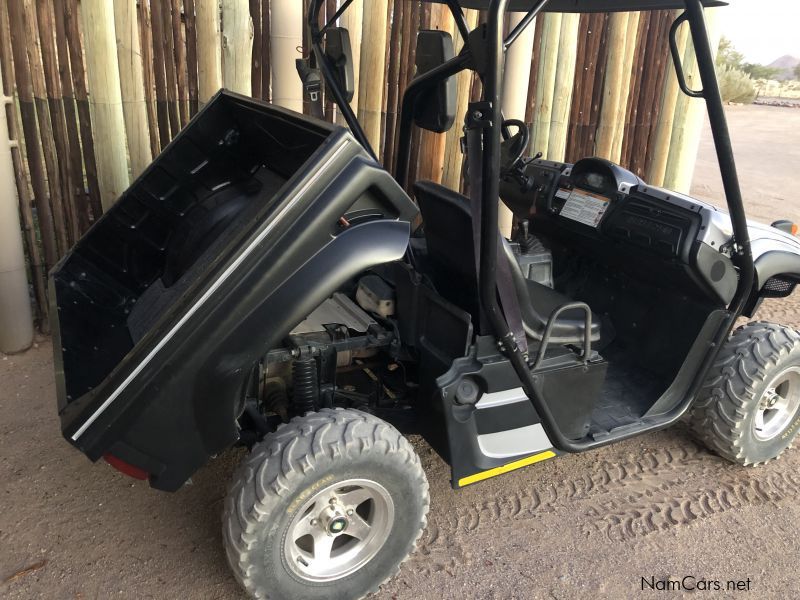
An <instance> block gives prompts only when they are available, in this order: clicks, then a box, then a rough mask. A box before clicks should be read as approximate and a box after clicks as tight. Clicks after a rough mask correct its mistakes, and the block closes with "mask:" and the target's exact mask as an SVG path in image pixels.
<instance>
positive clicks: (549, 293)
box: [525, 279, 601, 343]
mask: <svg viewBox="0 0 800 600" xmlns="http://www.w3.org/2000/svg"><path fill="white" fill-rule="evenodd" d="M525 282H526V284H527V286H528V295H529V297H530V303H531V306H532V307H533V309H534V310H533V311H531V313H529V315H530V316H531V317H533V318H535V319H536V320H537V321H538V323H535V324H534V323H528V325H530V326H532V327H533V328H534V329H535V330H537V331H541V332H542V334H544V329H545V327H547V321H548V320H549V319H550V315H552V314H553V312H554V311H555V310H556V309H557V308H558V307H560V306H563V305H565V304H569V303H571V302H574V300H571V299H570V298H569V297H567V296H565V295H564V294H562V293H561V292H558V291H556V290H554V289H552V288H549V287H547V286H544V285H542V284H540V283H536V282H535V281H531V280H529V279H526V280H525ZM526 316H527V315H526ZM529 319H530V317H529ZM585 328H586V313H585V312H584V311H583V310H581V309H579V308H576V309H573V310H568V311H566V312H564V313H562V314H561V316H560V317H559V318H558V321H556V324H555V325H554V327H553V330H552V332H551V341H553V342H560V343H575V342H583V335H584V330H585ZM600 329H601V319H600V317H599V316H598V315H597V314H596V313H594V312H592V341H597V340H598V339H599V338H600Z"/></svg>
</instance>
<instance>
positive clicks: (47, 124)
mask: <svg viewBox="0 0 800 600" xmlns="http://www.w3.org/2000/svg"><path fill="white" fill-rule="evenodd" d="M24 6H25V43H26V44H27V50H28V60H29V61H30V67H31V82H32V83H33V102H34V105H35V106H36V119H37V122H38V124H39V141H40V142H41V144H42V154H43V155H44V165H45V169H46V171H47V183H48V187H49V189H50V205H51V207H52V210H53V225H54V226H55V232H56V242H58V249H59V254H61V255H63V254H64V253H65V252H67V250H69V248H70V245H71V244H70V242H69V213H68V211H67V210H66V207H65V204H66V202H65V196H64V188H63V183H62V177H61V165H60V161H59V159H58V149H57V148H56V143H55V138H54V136H55V134H54V133H53V123H52V121H51V120H50V115H49V112H50V110H49V105H48V101H47V87H46V84H45V79H44V65H43V64H42V56H41V54H40V49H41V44H40V41H39V33H38V29H39V27H38V20H37V18H36V8H35V6H34V4H33V0H25V4H24Z"/></svg>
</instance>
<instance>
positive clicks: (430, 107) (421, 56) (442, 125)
mask: <svg viewBox="0 0 800 600" xmlns="http://www.w3.org/2000/svg"><path fill="white" fill-rule="evenodd" d="M453 55H454V49H453V38H452V36H451V35H450V34H449V33H447V32H446V31H433V30H427V29H423V30H421V31H420V32H419V34H418V35H417V58H416V66H417V76H419V75H422V74H423V73H427V72H428V71H430V70H431V69H434V68H436V67H438V66H439V65H441V64H444V63H445V62H447V61H448V60H450V59H451V58H453ZM456 92H457V90H456V79H455V77H448V78H447V79H445V80H444V81H441V82H439V83H438V84H437V85H435V86H434V87H432V88H430V89H429V90H427V91H426V92H423V93H422V94H420V96H419V98H417V101H416V103H415V105H414V122H415V123H416V124H417V126H419V127H421V128H422V129H427V130H428V131H434V132H436V133H444V132H445V131H447V130H448V129H450V128H451V127H452V126H453V122H454V121H455V120H456Z"/></svg>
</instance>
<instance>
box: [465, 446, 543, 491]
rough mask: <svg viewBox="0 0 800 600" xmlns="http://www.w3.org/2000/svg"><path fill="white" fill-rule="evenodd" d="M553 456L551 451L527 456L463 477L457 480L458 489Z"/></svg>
mask: <svg viewBox="0 0 800 600" xmlns="http://www.w3.org/2000/svg"><path fill="white" fill-rule="evenodd" d="M554 456H556V453H555V452H553V451H552V450H547V451H546V452H540V453H539V454H534V455H533V456H529V457H527V458H523V459H520V460H515V461H514V462H511V463H508V464H507V465H503V466H500V467H495V468H494V469H489V470H488V471H481V472H480V473H475V475H470V476H469V477H463V478H461V479H459V480H458V487H464V486H465V485H469V484H471V483H476V482H478V481H483V480H484V479H489V478H490V477H495V476H496V475H502V474H503V473H508V472H510V471H514V470H516V469H521V468H522V467H527V466H528V465H533V464H535V463H538V462H541V461H543V460H547V459H548V458H553V457H554Z"/></svg>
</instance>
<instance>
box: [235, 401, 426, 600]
mask: <svg viewBox="0 0 800 600" xmlns="http://www.w3.org/2000/svg"><path fill="white" fill-rule="evenodd" d="M343 483H347V484H348V485H347V486H346V487H340V484H343ZM337 486H339V487H337ZM350 491H353V492H355V494H362V495H361V496H359V497H358V498H356V497H355V496H354V495H353V494H350V496H349V497H350V501H349V502H350V504H349V505H347V506H345V505H346V504H347V503H348V500H347V498H348V492H350ZM337 494H338V495H337ZM362 497H369V498H371V499H369V500H366V501H363V500H362V501H361V502H363V503H362V504H360V505H359V506H358V508H357V509H355V510H353V509H350V508H349V507H355V506H356V504H355V502H358V501H359V499H360V498H362ZM329 504H330V506H328V505H329ZM428 504H429V496H428V481H427V479H426V477H425V473H424V471H423V470H422V466H421V464H420V461H419V457H418V456H417V455H416V453H415V452H414V450H413V448H412V447H411V445H410V444H409V443H408V441H407V440H406V439H405V438H404V437H403V436H402V435H401V434H400V433H399V432H398V431H397V430H396V429H395V428H394V427H392V426H391V425H389V424H388V423H386V422H384V421H382V420H380V419H378V418H377V417H374V416H372V415H369V414H367V413H363V412H360V411H356V410H343V409H336V410H332V409H323V410H321V411H320V412H318V413H309V414H307V415H306V416H304V417H297V418H294V419H292V421H291V422H289V423H287V424H285V425H282V426H281V427H279V428H278V430H277V431H275V432H274V433H272V434H270V435H267V436H266V437H265V438H264V440H263V441H262V442H261V443H259V444H257V445H256V446H254V448H253V450H252V452H251V454H250V455H249V456H248V457H246V458H245V459H244V460H243V461H242V464H241V466H240V467H239V469H238V471H237V472H236V474H235V476H234V478H233V482H232V485H231V488H230V490H229V493H228V496H227V498H226V500H225V509H224V513H223V542H224V546H225V550H226V554H227V556H228V562H229V563H230V565H231V568H232V569H233V572H234V575H235V576H236V579H237V580H238V581H239V583H240V584H241V585H242V586H243V587H244V588H245V589H246V590H247V592H248V593H249V594H250V595H251V596H252V597H254V598H269V599H271V600H278V599H292V600H294V599H299V598H303V599H317V598H325V599H331V598H336V599H350V598H361V597H363V596H365V595H366V594H368V593H370V592H373V591H376V590H377V589H378V588H379V587H380V585H381V584H382V583H384V582H386V581H387V580H388V579H390V578H391V577H393V576H394V575H395V574H396V573H397V572H398V571H399V569H400V564H401V563H402V562H403V561H404V560H405V559H406V558H408V556H409V555H410V554H411V553H412V552H413V550H414V548H415V546H416V543H417V540H418V539H419V537H420V535H421V534H422V531H423V529H424V528H425V525H426V516H427V512H428ZM309 506H310V508H309ZM312 519H313V520H312ZM348 519H349V521H348ZM364 523H367V524H370V523H371V527H374V529H365V531H369V534H365V535H362V533H360V532H358V531H357V529H358V527H361V528H362V529H363V528H364ZM298 527H299V528H303V527H305V528H306V530H307V531H311V532H312V533H313V535H315V536H318V537H301V538H300V539H299V540H298V541H297V542H295V541H294V540H293V539H292V538H296V537H297V535H300V534H302V533H303V530H302V529H298ZM319 527H322V528H323V529H322V530H319V529H318V528H319ZM342 527H344V529H342ZM312 530H313V531H312ZM334 531H342V532H344V534H348V532H351V533H353V535H360V536H361V537H362V538H364V539H366V540H369V539H370V535H372V536H373V537H372V539H373V541H372V542H371V546H365V545H364V544H362V542H361V540H359V539H357V538H352V537H350V536H349V535H344V536H343V537H342V539H341V540H339V541H343V542H346V544H345V545H342V546H340V547H339V548H338V549H337V548H336V546H334V548H333V549H331V548H330V546H329V547H328V548H327V550H326V549H324V548H323V549H321V550H320V554H319V555H320V556H322V557H326V556H330V557H335V556H336V554H337V553H338V554H339V557H338V558H336V560H338V561H339V562H342V561H344V562H343V564H344V568H345V569H350V570H349V571H347V572H342V568H339V567H341V565H339V564H338V563H336V562H335V561H334V562H332V561H330V560H327V561H326V560H322V561H316V560H315V559H311V560H307V557H309V556H311V555H310V554H306V555H304V554H303V550H302V549H300V546H303V545H304V544H305V545H304V546H303V548H305V549H306V550H309V543H310V546H311V547H310V551H311V553H312V554H313V553H314V552H315V551H316V549H317V540H318V539H319V540H320V547H321V546H322V545H323V544H325V542H326V540H327V538H325V537H324V534H326V533H330V532H334ZM295 532H299V533H295ZM373 534H375V535H373ZM378 534H380V535H378ZM309 535H310V534H309ZM337 535H340V536H341V535H342V534H337ZM320 536H321V537H320ZM334 543H337V542H334ZM358 544H362V545H361V546H358ZM351 547H353V548H355V550H353V551H352V552H350V553H349V554H348V553H347V552H345V551H347V550H348V549H349V548H351ZM359 547H360V548H362V550H364V552H361V554H359V553H358V552H356V550H357V549H358V548H359ZM343 549H344V550H343ZM326 552H327V554H326ZM354 552H355V554H354V556H355V557H356V558H355V559H353V560H351V561H350V563H348V562H347V560H344V558H342V557H345V558H346V557H348V556H350V555H353V553H354ZM359 556H361V559H360V562H359V559H358V557H359ZM298 561H299V562H298ZM290 563H292V564H290ZM337 565H338V566H337ZM348 565H349V566H348ZM328 566H330V567H331V568H328Z"/></svg>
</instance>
